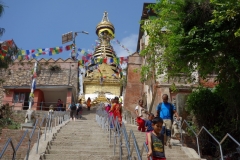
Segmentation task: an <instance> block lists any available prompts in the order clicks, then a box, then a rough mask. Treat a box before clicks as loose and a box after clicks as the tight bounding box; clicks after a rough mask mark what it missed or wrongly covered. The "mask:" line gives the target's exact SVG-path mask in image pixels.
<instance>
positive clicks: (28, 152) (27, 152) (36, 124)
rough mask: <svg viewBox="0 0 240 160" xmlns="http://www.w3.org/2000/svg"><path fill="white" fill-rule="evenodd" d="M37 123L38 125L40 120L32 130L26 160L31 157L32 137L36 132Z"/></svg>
mask: <svg viewBox="0 0 240 160" xmlns="http://www.w3.org/2000/svg"><path fill="white" fill-rule="evenodd" d="M37 123H38V119H37V120H36V122H35V125H34V127H33V130H32V133H31V134H30V136H29V140H28V150H27V157H26V160H28V157H29V153H30V148H31V142H32V136H33V133H34V132H35V130H36V126H37Z"/></svg>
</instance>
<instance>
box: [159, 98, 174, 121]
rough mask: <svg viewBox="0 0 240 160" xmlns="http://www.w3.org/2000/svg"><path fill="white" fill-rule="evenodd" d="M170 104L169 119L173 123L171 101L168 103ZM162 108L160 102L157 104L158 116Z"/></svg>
mask: <svg viewBox="0 0 240 160" xmlns="http://www.w3.org/2000/svg"><path fill="white" fill-rule="evenodd" d="M169 104H170V115H171V121H172V123H173V108H174V107H173V104H172V103H169ZM161 110H162V102H161V103H159V104H158V106H157V111H158V115H159V117H160V112H161Z"/></svg>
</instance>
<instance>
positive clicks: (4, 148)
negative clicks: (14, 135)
mask: <svg viewBox="0 0 240 160" xmlns="http://www.w3.org/2000/svg"><path fill="white" fill-rule="evenodd" d="M9 143H10V144H11V147H12V150H13V157H12V159H13V160H14V159H15V158H14V155H15V154H16V151H15V148H14V145H13V142H12V139H11V138H8V140H7V142H6V144H5V145H4V147H3V150H2V152H1V153H0V159H1V158H2V156H3V155H4V153H5V151H6V150H7V147H8V145H9Z"/></svg>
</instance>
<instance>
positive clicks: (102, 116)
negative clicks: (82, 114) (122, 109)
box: [96, 106, 151, 160]
mask: <svg viewBox="0 0 240 160" xmlns="http://www.w3.org/2000/svg"><path fill="white" fill-rule="evenodd" d="M96 121H97V123H98V124H99V126H100V127H101V128H103V129H104V130H108V132H109V144H111V136H112V133H111V132H112V131H114V142H113V144H114V146H113V155H115V150H116V144H117V139H119V158H120V160H121V159H122V154H121V153H122V136H123V138H124V141H125V145H126V148H127V152H128V160H131V159H132V158H131V157H132V152H133V148H132V149H131V148H130V139H131V138H132V139H133V143H134V146H133V147H134V148H135V150H136V153H137V155H138V159H139V160H141V159H142V154H141V153H140V150H139V147H138V144H137V140H136V138H135V135H134V133H133V131H132V130H131V131H130V132H129V136H128V134H127V131H126V127H125V124H124V122H122V125H121V126H120V124H119V122H118V118H117V117H116V118H114V117H113V116H108V114H106V111H105V110H103V108H102V107H101V106H99V107H98V108H97V111H96ZM150 160H151V158H150Z"/></svg>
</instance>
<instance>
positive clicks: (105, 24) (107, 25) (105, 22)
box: [96, 11, 115, 39]
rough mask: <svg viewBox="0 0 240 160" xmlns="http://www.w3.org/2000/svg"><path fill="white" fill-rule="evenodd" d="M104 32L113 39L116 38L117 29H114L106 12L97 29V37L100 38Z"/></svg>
mask: <svg viewBox="0 0 240 160" xmlns="http://www.w3.org/2000/svg"><path fill="white" fill-rule="evenodd" d="M104 31H105V32H108V34H110V35H111V39H113V38H114V32H115V28H114V26H113V24H112V23H111V22H110V21H109V19H108V13H107V11H105V12H104V13H103V18H102V21H101V22H100V23H98V25H97V27H96V34H97V36H100V35H101V34H102V33H103V32H104Z"/></svg>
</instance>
